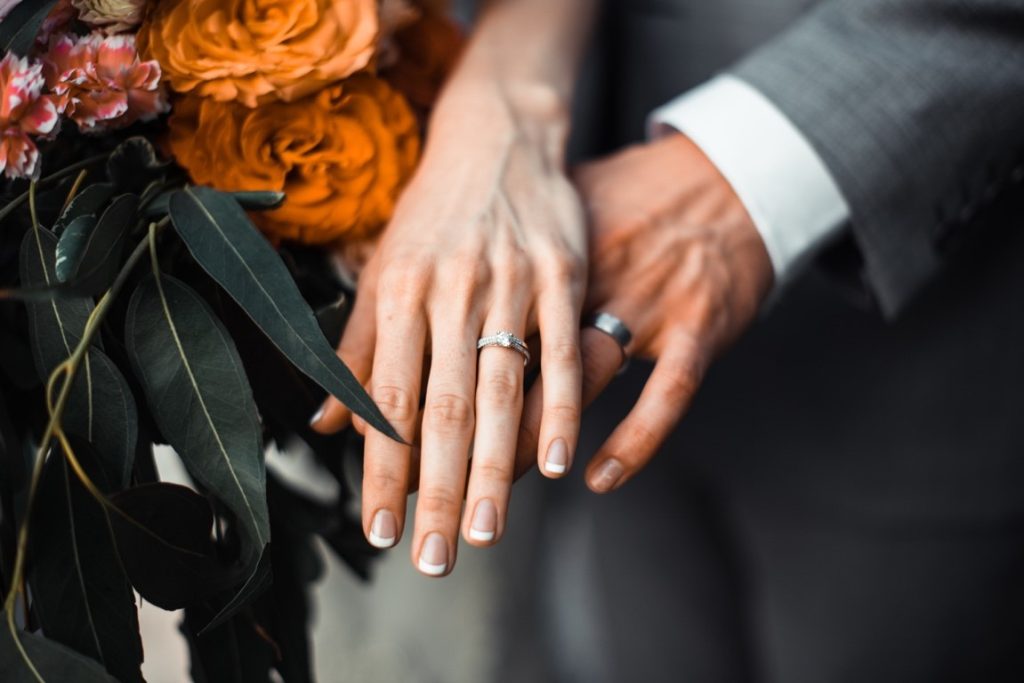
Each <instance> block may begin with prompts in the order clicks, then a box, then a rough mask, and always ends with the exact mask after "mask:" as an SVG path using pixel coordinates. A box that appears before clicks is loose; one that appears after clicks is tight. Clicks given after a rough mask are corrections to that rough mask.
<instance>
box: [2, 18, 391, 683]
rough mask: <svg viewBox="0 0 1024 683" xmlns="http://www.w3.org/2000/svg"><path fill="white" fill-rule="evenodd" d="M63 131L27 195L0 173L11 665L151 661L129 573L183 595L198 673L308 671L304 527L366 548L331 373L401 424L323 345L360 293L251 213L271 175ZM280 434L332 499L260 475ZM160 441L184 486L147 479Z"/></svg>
mask: <svg viewBox="0 0 1024 683" xmlns="http://www.w3.org/2000/svg"><path fill="white" fill-rule="evenodd" d="M38 6H39V3H33V2H32V0H24V1H23V3H22V4H21V5H19V7H18V8H16V10H15V11H22V12H24V11H26V10H25V9H23V8H29V7H32V8H35V7H38ZM11 16H14V15H13V14H12V15H11ZM32 16H35V15H32ZM11 26H12V24H10V22H8V21H4V22H3V23H2V24H0V44H9V41H11V40H15V41H16V40H17V39H18V36H17V35H14V33H17V32H14V31H12V28H11ZM8 34H10V35H8ZM55 144H56V143H55ZM74 144H80V145H83V147H82V149H81V150H77V151H76V150H75V149H73V148H68V147H67V146H66V145H65V146H64V147H61V148H60V150H59V154H58V155H57V157H56V158H64V159H68V160H69V161H67V162H66V164H67V165H65V166H64V167H63V168H54V169H50V170H51V174H50V176H48V177H45V178H42V179H41V180H39V181H38V183H37V184H36V186H35V187H34V188H33V189H34V191H35V192H34V194H32V193H30V192H29V189H30V188H29V187H27V186H26V185H25V184H24V183H21V184H19V183H11V182H2V181H0V589H2V591H3V594H4V596H5V598H6V603H5V608H6V614H5V617H7V619H6V620H5V623H3V624H0V628H2V629H3V632H2V633H0V680H2V681H5V682H6V681H14V682H16V683H20V682H21V681H31V682H32V683H38V681H39V680H40V677H41V679H42V680H44V681H47V682H48V683H53V682H59V683H63V682H64V681H76V682H78V681H81V682H83V683H92V682H94V681H104V682H109V681H122V682H123V681H139V680H141V674H140V668H139V667H140V662H141V661H142V643H140V640H139V634H138V619H137V614H136V609H137V606H136V604H135V601H134V599H133V593H132V590H133V589H134V590H135V591H137V592H138V593H139V594H140V595H141V596H142V598H143V600H144V601H146V602H148V603H151V604H152V605H153V606H155V607H160V608H164V609H184V612H185V615H186V616H185V620H184V623H183V625H182V631H183V633H184V634H185V636H186V638H187V639H188V641H189V646H190V652H191V653H192V657H193V661H192V671H193V677H194V678H195V680H198V681H203V680H207V681H217V682H218V683H221V682H222V681H239V682H248V681H253V680H267V678H268V676H269V671H270V669H276V671H277V672H278V674H279V675H280V676H281V677H282V678H283V680H285V681H286V682H287V683H294V682H297V681H298V682H304V681H307V680H310V678H311V676H310V671H309V662H310V653H309V647H310V645H309V639H308V637H307V635H306V629H307V626H308V623H307V622H308V619H309V606H308V600H307V591H308V587H309V585H310V583H311V582H312V581H313V580H314V579H315V578H316V576H317V575H318V573H319V571H320V566H321V561H320V559H319V555H318V553H319V550H318V549H317V545H316V543H314V539H315V538H316V537H319V538H321V539H323V541H324V542H325V545H326V546H327V547H329V548H331V549H333V551H334V552H337V553H338V554H339V556H341V557H342V559H344V560H345V561H346V562H348V563H349V564H350V566H351V567H352V568H353V570H354V571H356V572H357V573H359V574H360V575H365V574H366V572H367V563H368V561H369V559H370V558H372V557H373V555H374V553H375V551H374V550H373V549H372V548H370V547H369V546H368V545H367V544H366V542H365V541H364V540H363V538H362V531H361V527H360V524H359V521H358V520H357V519H354V518H353V517H352V516H351V512H350V507H351V506H350V504H349V501H348V497H349V495H350V494H349V492H348V489H347V486H346V483H345V479H344V477H343V476H342V471H341V470H342V467H341V458H340V457H339V454H342V453H350V451H351V449H350V448H349V446H350V444H351V441H350V438H349V435H348V434H341V435H338V436H334V437H324V436H321V435H317V434H315V433H313V432H312V431H311V430H310V429H309V427H308V425H307V421H308V419H309V416H310V415H311V414H312V413H313V411H314V410H315V409H316V407H317V406H318V405H319V404H320V403H321V402H322V401H323V400H324V398H325V396H326V392H325V390H329V391H330V392H332V393H334V394H335V395H336V396H338V397H339V398H340V399H342V400H343V401H345V402H346V404H348V405H349V406H350V407H351V408H352V409H353V410H354V411H355V412H357V413H358V414H360V415H362V416H363V417H364V418H366V419H367V421H368V422H369V423H370V424H372V425H374V426H375V427H377V428H378V429H381V430H382V431H384V432H386V433H388V434H391V435H394V431H393V430H392V429H391V427H390V426H389V425H388V424H387V422H386V421H385V420H384V419H383V417H382V416H381V414H380V412H379V411H378V410H377V408H376V406H374V404H373V403H372V401H370V399H369V397H368V396H367V395H366V393H365V391H364V390H363V388H362V387H361V386H360V385H359V383H358V382H357V381H356V380H355V379H354V377H353V376H352V375H351V373H350V372H349V371H348V369H347V368H345V366H344V365H343V364H342V363H341V361H340V360H338V358H337V356H336V355H335V353H334V351H333V347H332V345H333V344H334V343H336V342H337V337H338V336H339V335H340V331H341V327H342V325H343V323H344V320H345V318H346V317H347V313H348V306H349V303H350V302H351V296H350V292H345V291H344V290H343V288H342V285H341V284H340V282H339V280H338V278H337V276H336V275H335V274H334V273H333V270H332V268H331V267H330V264H329V262H328V259H327V257H326V255H324V254H323V253H321V252H317V251H314V250H310V249H302V248H298V247H294V246H290V245H284V246H283V247H281V248H279V249H278V250H275V248H273V247H271V245H270V244H269V243H268V242H267V241H266V240H265V239H264V238H263V236H262V235H261V234H260V233H259V232H258V231H257V230H256V229H255V227H254V226H253V225H252V223H251V222H250V220H249V218H248V216H247V215H246V213H245V210H244V209H248V210H263V209H271V208H274V207H276V206H278V205H279V204H280V203H281V201H282V200H283V196H282V195H281V194H280V193H275V192H238V193H220V192H215V191H213V190H210V189H207V188H197V187H190V186H188V185H186V183H185V181H184V179H183V173H182V172H181V171H180V169H178V168H176V167H175V166H173V165H172V164H169V163H168V162H166V161H163V160H161V159H160V158H159V157H158V155H157V153H156V152H155V150H154V149H153V146H152V145H151V144H150V143H149V142H148V141H146V140H145V139H144V138H141V137H132V138H128V139H127V140H125V141H123V142H121V144H120V145H118V146H117V147H113V148H110V147H109V146H108V147H107V149H106V151H105V152H101V153H99V154H97V153H96V151H95V150H96V148H97V146H100V147H102V146H103V145H105V144H107V139H106V138H104V139H103V140H101V141H99V142H97V141H95V140H94V139H87V138H84V137H83V138H81V139H75V141H74ZM48 158H53V157H52V156H51V157H48ZM75 176H78V180H77V181H75V182H72V181H73V180H74V179H75ZM71 188H74V190H72V189H71ZM69 193H70V194H71V195H72V196H69ZM172 224H173V228H174V229H173V230H171V229H168V228H169V226H171V225H172ZM313 311H318V314H314V312H313ZM270 440H274V441H276V442H278V444H279V445H281V446H284V445H287V444H289V443H296V444H304V447H306V448H309V449H311V450H312V451H313V453H314V455H315V456H316V457H317V458H318V459H319V460H320V462H321V463H322V464H323V465H324V466H325V467H326V468H327V471H329V472H330V475H331V476H333V477H335V478H336V479H337V480H338V482H339V485H340V488H341V489H342V492H343V493H342V496H341V497H340V498H339V499H338V500H337V501H335V502H333V503H331V504H329V505H324V504H322V503H314V502H313V501H310V500H308V499H306V498H305V497H304V496H302V495H300V494H298V493H296V492H293V491H290V490H288V489H286V488H285V487H283V486H281V485H280V484H279V483H277V482H276V481H274V480H273V479H272V478H271V477H268V474H267V472H266V469H265V464H264V456H263V447H264V443H265V442H267V441H270ZM159 443H169V444H170V445H171V446H173V448H174V450H175V451H176V452H177V453H178V455H179V456H180V457H181V459H182V461H183V463H184V464H185V466H186V468H187V469H188V472H189V474H190V475H191V477H192V479H193V481H194V482H195V487H194V488H189V487H183V486H178V485H174V484H168V483H164V482H160V481H159V479H158V475H157V471H156V468H155V465H154V458H153V454H152V449H153V446H154V445H155V444H159ZM351 456H355V457H358V453H350V455H349V456H346V457H351ZM26 523H27V524H28V526H27V527H25V525H26ZM21 528H27V529H28V535H27V537H26V538H27V544H26V545H25V546H24V547H22V546H20V545H19V542H18V531H19V529H21ZM272 537H273V542H271V538H272ZM24 585H27V586H28V587H30V588H31V590H30V591H23V590H22V586H24ZM15 633H16V635H17V641H16V640H15V636H14V635H13V634H15ZM43 634H45V637H44V635H43ZM19 644H20V647H19ZM26 656H27V657H26ZM33 669H34V670H33ZM37 674H38V676H37Z"/></svg>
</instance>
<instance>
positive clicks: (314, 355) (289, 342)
mask: <svg viewBox="0 0 1024 683" xmlns="http://www.w3.org/2000/svg"><path fill="white" fill-rule="evenodd" d="M170 215H171V220H172V221H173V223H174V227H175V229H176V230H177V231H178V234H179V235H180V236H181V238H182V240H184V242H185V244H186V245H187V246H188V249H189V251H190V252H191V253H192V256H193V257H194V258H195V259H196V261H198V262H199V264H200V265H201V266H202V267H203V268H204V269H205V270H206V272H207V273H209V274H210V275H211V276H212V277H213V278H214V279H215V280H216V281H217V282H218V283H219V284H220V285H221V287H223V288H224V290H225V291H226V292H227V293H228V294H230V295H231V297H232V298H233V299H235V301H237V302H238V304H239V305H240V306H241V307H242V308H243V309H244V310H245V312H246V313H247V314H248V315H249V316H250V317H251V318H252V319H253V321H254V322H255V323H256V324H257V325H259V326H260V328H261V329H262V330H263V332H264V333H265V334H266V335H267V336H268V337H269V338H270V340H271V341H273V342H274V345H275V346H277V348H279V349H280V350H281V351H282V352H283V353H284V354H285V355H286V356H288V358H289V360H291V362H292V363H294V364H295V366H296V367H297V368H299V369H300V370H301V371H302V372H304V373H306V374H307V375H309V376H310V377H311V378H312V379H314V380H315V381H316V382H317V383H318V384H320V386H322V387H323V388H324V389H326V390H327V391H329V392H331V393H332V394H334V395H335V396H336V397H337V398H338V399H339V400H340V401H342V402H343V403H344V404H345V405H347V406H348V407H349V408H350V409H351V410H352V411H353V412H354V413H356V414H357V415H359V416H360V417H362V418H363V419H364V420H366V422H367V423H368V424H370V425H371V426H373V427H374V428H375V429H377V430H379V431H381V432H382V433H384V434H387V435H388V436H390V437H391V438H393V439H396V440H401V438H400V437H399V436H398V434H397V432H395V430H394V428H393V427H392V426H391V425H390V424H389V423H388V421H387V420H386V419H385V418H384V416H383V415H382V414H381V412H380V410H379V409H378V408H377V406H376V405H375V404H374V403H373V401H372V400H371V399H370V397H369V396H368V395H367V394H366V391H365V390H364V389H363V387H362V386H361V385H360V384H359V382H358V380H356V378H355V377H354V376H353V375H352V373H351V371H349V369H348V368H347V367H345V364H344V363H342V362H341V360H340V359H339V358H338V356H337V355H336V354H335V353H334V350H333V349H332V348H331V346H330V344H328V343H327V340H326V339H325V338H324V335H323V332H322V331H321V330H320V327H319V325H318V324H317V321H316V317H315V316H314V315H313V311H312V310H311V309H310V307H309V304H307V303H306V301H305V299H303V298H302V295H301V294H300V293H299V290H298V287H296V286H295V282H294V280H292V278H291V275H289V273H288V269H287V268H285V266H284V264H283V263H282V262H281V258H280V257H279V256H278V255H277V254H276V253H275V252H274V250H273V249H271V247H270V245H269V244H268V243H267V241H266V239H264V238H263V236H262V235H260V233H259V232H258V231H257V230H256V229H255V227H253V225H252V223H251V222H250V221H249V219H248V217H247V216H246V215H245V212H244V211H243V210H242V208H241V207H240V206H239V205H238V202H237V201H235V200H234V199H232V198H231V197H229V196H227V195H224V194H222V193H219V192H216V191H215V190H211V189H209V188H204V187H189V188H186V189H184V190H181V191H179V192H176V193H175V194H174V196H172V197H171V204H170Z"/></svg>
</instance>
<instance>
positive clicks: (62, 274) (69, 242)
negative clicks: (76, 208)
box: [54, 214, 96, 282]
mask: <svg viewBox="0 0 1024 683" xmlns="http://www.w3.org/2000/svg"><path fill="white" fill-rule="evenodd" d="M95 228H96V216H92V215H88V214H87V215H85V216H79V217H77V218H75V219H73V220H72V221H71V222H70V223H68V224H67V227H66V228H64V232H63V233H61V235H60V239H59V240H58V241H57V262H56V267H55V269H54V271H55V273H56V275H57V280H58V281H59V282H68V281H69V280H71V278H72V276H73V275H74V274H75V271H77V270H78V263H79V261H80V259H81V258H82V252H83V251H85V245H86V243H87V242H88V241H89V237H90V235H92V232H93V230H94V229H95Z"/></svg>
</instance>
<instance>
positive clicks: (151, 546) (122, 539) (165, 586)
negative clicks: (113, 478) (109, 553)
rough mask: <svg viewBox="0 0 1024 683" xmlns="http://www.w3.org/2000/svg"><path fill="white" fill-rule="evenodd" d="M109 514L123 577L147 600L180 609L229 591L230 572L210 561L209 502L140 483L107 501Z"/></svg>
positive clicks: (170, 486) (181, 490)
mask: <svg viewBox="0 0 1024 683" xmlns="http://www.w3.org/2000/svg"><path fill="white" fill-rule="evenodd" d="M111 500H112V501H113V503H114V505H116V506H117V508H118V509H119V510H121V512H123V513H124V515H126V516H127V517H128V518H129V519H126V518H125V516H122V515H119V514H115V515H111V517H110V521H111V523H112V525H113V528H114V534H115V538H116V539H117V548H118V552H119V553H120V556H121V561H122V563H123V565H124V569H125V571H126V572H127V573H128V578H129V579H130V580H131V582H132V585H133V586H134V587H135V589H136V590H137V591H139V594H140V595H141V596H142V597H143V599H145V600H146V601H147V602H151V603H153V604H154V605H156V606H157V607H160V608H162V609H166V610H174V609H180V608H182V607H185V606H187V605H190V604H192V603H194V602H196V601H197V600H200V599H202V598H204V597H206V596H208V595H210V594H212V593H214V592H217V591H221V590H224V589H226V588H229V587H230V586H231V585H232V583H233V581H231V579H232V578H233V574H234V573H233V572H232V573H230V574H229V572H227V571H225V570H224V569H223V568H221V567H220V566H219V565H218V564H217V562H216V559H215V557H214V548H213V540H212V537H211V529H212V527H213V513H212V511H211V510H210V504H209V502H208V501H207V500H206V499H205V498H203V497H202V496H200V495H199V494H198V493H196V492H195V491H193V490H192V489H189V488H187V487H184V486H178V485H177V484H167V483H154V484H143V485H141V486H136V487H134V488H131V489H128V490H127V491H122V492H120V493H118V494H116V495H114V496H112V497H111Z"/></svg>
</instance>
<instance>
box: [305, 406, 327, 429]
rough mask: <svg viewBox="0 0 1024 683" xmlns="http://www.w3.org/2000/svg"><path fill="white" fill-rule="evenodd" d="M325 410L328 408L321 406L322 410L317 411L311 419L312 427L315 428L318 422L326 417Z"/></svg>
mask: <svg viewBox="0 0 1024 683" xmlns="http://www.w3.org/2000/svg"><path fill="white" fill-rule="evenodd" d="M325 410H327V406H326V405H322V406H320V410H318V411H316V413H314V414H313V417H311V418H309V424H310V426H313V425H315V424H316V423H317V422H319V421H320V418H321V417H323V416H324V411H325Z"/></svg>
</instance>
